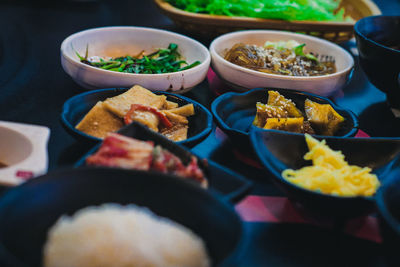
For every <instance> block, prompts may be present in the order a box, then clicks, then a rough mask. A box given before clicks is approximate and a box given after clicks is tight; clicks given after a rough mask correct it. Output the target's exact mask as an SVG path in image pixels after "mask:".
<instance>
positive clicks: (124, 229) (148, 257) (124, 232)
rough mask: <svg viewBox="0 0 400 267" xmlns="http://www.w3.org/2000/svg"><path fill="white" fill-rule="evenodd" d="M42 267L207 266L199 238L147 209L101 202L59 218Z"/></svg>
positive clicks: (52, 231)
mask: <svg viewBox="0 0 400 267" xmlns="http://www.w3.org/2000/svg"><path fill="white" fill-rule="evenodd" d="M43 263H44V264H43V266H45V267H150V266H151V267H158V266H160V267H161V266H162V267H172V266H173V267H208V266H210V260H209V258H208V255H207V251H206V248H205V245H204V243H203V241H202V240H201V239H200V238H199V237H198V236H196V235H195V234H194V233H193V232H192V231H191V230H190V229H188V228H186V227H184V226H182V225H180V224H178V223H176V222H173V221H171V220H169V219H166V218H161V217H158V216H157V215H155V214H153V213H151V212H150V211H149V210H148V209H145V208H141V207H138V206H134V205H128V206H121V205H118V204H105V205H102V206H99V207H87V208H84V209H82V210H80V211H78V212H76V213H75V214H74V215H73V216H72V217H69V216H62V217H61V218H60V219H59V220H58V221H57V223H56V224H55V225H54V226H53V227H52V228H51V229H50V231H49V233H48V239H47V242H46V244H45V247H44V260H43Z"/></svg>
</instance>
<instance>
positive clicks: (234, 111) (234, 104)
mask: <svg viewBox="0 0 400 267" xmlns="http://www.w3.org/2000/svg"><path fill="white" fill-rule="evenodd" d="M268 91H276V92H278V93H279V94H281V95H282V96H283V97H285V98H286V99H288V100H291V101H292V102H293V103H294V104H295V105H296V107H297V108H298V109H299V110H300V111H301V112H302V113H303V115H304V105H305V104H304V103H305V100H306V99H309V100H311V101H313V102H316V103H318V104H330V105H331V106H332V108H333V109H334V110H335V111H336V112H337V113H338V114H339V115H340V116H342V117H343V118H344V121H343V122H342V123H341V125H340V127H339V129H338V130H337V131H336V132H335V133H334V136H338V137H351V136H355V135H356V133H357V131H358V119H357V117H356V116H355V115H354V113H353V112H351V111H350V110H347V109H344V108H341V107H339V106H337V105H336V104H335V103H333V102H332V101H331V100H330V99H328V98H325V97H322V96H318V95H315V94H311V93H306V92H301V91H296V90H288V89H266V88H256V89H253V90H250V91H248V92H246V93H233V92H230V93H225V94H223V95H221V96H219V97H218V98H216V99H215V100H214V102H213V103H212V106H211V110H212V113H213V115H214V117H215V120H216V122H217V124H218V126H219V127H220V128H221V130H222V131H223V132H224V133H226V134H227V135H228V136H229V137H230V138H232V139H233V141H234V142H235V143H238V144H241V146H242V144H248V145H247V146H246V147H250V142H249V131H250V128H251V126H252V125H253V121H254V119H255V116H256V112H257V109H256V104H257V102H261V103H264V104H265V103H267V102H268ZM316 134H318V132H317V133H316Z"/></svg>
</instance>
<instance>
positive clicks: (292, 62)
mask: <svg viewBox="0 0 400 267" xmlns="http://www.w3.org/2000/svg"><path fill="white" fill-rule="evenodd" d="M210 52H211V58H212V67H213V70H214V71H215V72H216V73H217V75H218V76H219V77H220V78H221V79H222V80H224V81H225V82H226V83H228V84H229V85H232V86H233V87H234V88H236V89H237V90H239V91H247V90H248V88H256V87H274V88H287V89H294V90H302V91H306V92H310V93H314V94H317V95H322V96H329V95H332V94H333V93H334V92H335V91H337V90H339V89H341V88H343V87H344V86H345V85H346V84H347V82H348V81H349V80H350V77H351V73H352V69H353V66H354V60H353V58H352V56H351V55H350V54H349V53H348V52H347V51H346V50H344V49H343V48H341V47H340V46H338V45H336V44H334V43H332V42H329V41H326V40H322V39H319V38H316V37H311V36H307V35H304V34H297V33H289V32H283V31H269V30H252V31H238V32H234V33H229V34H225V35H222V36H220V37H218V38H216V39H215V40H214V41H213V42H212V43H211V45H210Z"/></svg>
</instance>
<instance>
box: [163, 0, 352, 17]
mask: <svg viewBox="0 0 400 267" xmlns="http://www.w3.org/2000/svg"><path fill="white" fill-rule="evenodd" d="M166 1H167V2H168V3H170V4H171V5H173V6H175V7H177V8H179V9H183V10H185V11H188V12H194V13H205V14H211V15H225V16H241V17H253V18H263V19H283V20H312V21H345V20H351V19H350V18H346V17H345V16H344V9H343V8H340V7H339V5H340V1H339V0H166Z"/></svg>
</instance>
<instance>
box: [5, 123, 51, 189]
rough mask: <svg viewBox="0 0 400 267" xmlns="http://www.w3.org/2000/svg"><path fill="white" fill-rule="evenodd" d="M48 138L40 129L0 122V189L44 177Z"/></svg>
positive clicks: (48, 134)
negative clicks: (1, 186)
mask: <svg viewBox="0 0 400 267" xmlns="http://www.w3.org/2000/svg"><path fill="white" fill-rule="evenodd" d="M49 136H50V130H49V128H47V127H44V126H38V125H29V124H23V123H15V122H8V121H0V163H1V165H3V166H1V167H0V185H3V186H15V185H19V184H20V183H23V182H25V181H26V180H28V179H30V178H33V177H35V176H38V175H41V174H43V173H45V172H46V171H47V165H48V156H47V142H48V140H49Z"/></svg>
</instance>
